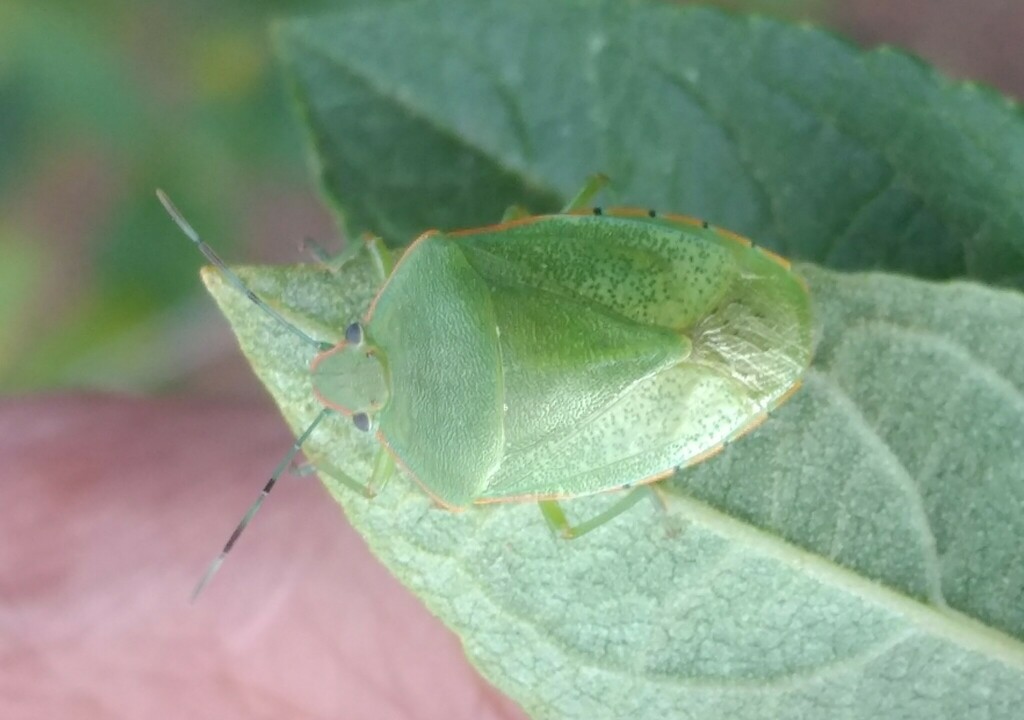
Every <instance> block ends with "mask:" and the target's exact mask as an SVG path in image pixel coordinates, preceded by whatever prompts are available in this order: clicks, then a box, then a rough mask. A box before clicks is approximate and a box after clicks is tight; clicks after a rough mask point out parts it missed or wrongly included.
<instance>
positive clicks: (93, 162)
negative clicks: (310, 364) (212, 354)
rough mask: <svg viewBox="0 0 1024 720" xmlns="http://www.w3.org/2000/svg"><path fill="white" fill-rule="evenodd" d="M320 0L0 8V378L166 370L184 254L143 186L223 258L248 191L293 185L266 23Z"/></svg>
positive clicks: (10, 385)
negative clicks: (173, 204) (165, 194)
mask: <svg viewBox="0 0 1024 720" xmlns="http://www.w3.org/2000/svg"><path fill="white" fill-rule="evenodd" d="M320 4H321V3H316V2H308V1H307V2H288V1H287V0H262V1H259V2H253V0H245V1H244V2H243V1H241V0H235V1H231V2H218V3H216V4H213V5H211V4H208V3H204V2H198V1H195V0H189V1H188V2H179V3H166V2H115V1H113V0H99V1H94V2H90V3H77V2H70V1H69V2H60V1H58V2H53V1H52V0H48V1H47V2H46V3H38V2H34V1H33V0H7V2H5V3H4V4H3V6H2V8H0V138H2V141H3V148H4V152H3V153H0V211H2V212H0V217H2V218H4V219H3V221H2V222H0V253H2V263H0V288H2V289H0V301H2V303H3V309H2V311H0V343H2V344H0V388H2V389H5V390H25V389H32V388H38V387H45V386H53V385H80V386H82V385H84V386H93V387H123V388H145V387H150V386H153V385H163V384H167V383H173V382H174V380H175V375H176V373H174V372H173V371H172V372H170V373H167V372H160V373H156V374H154V373H152V372H151V371H150V370H149V369H147V367H146V366H147V362H146V359H147V357H152V358H154V359H155V360H156V362H155V363H149V367H150V368H152V367H154V366H156V365H160V362H159V358H160V354H161V353H167V352H170V351H172V350H173V348H170V347H168V346H167V343H168V340H167V339H166V336H167V334H168V333H167V332H166V331H167V329H168V325H169V324H171V325H173V324H174V323H175V322H177V321H178V320H180V319H181V318H180V317H178V316H179V315H180V313H178V312H176V309H181V308H182V307H187V306H188V303H187V302H185V301H187V299H188V298H190V297H195V295H196V293H198V292H199V283H198V282H197V278H196V269H197V266H198V265H199V263H198V262H197V260H198V258H197V257H196V256H195V255H193V254H191V252H183V250H186V249H187V244H186V245H181V244H177V243H175V242H170V238H174V239H175V240H177V239H180V235H179V236H177V237H175V235H174V234H175V233H176V231H175V230H174V228H173V225H170V224H169V221H168V218H167V217H166V214H164V213H163V211H162V209H161V208H160V206H159V205H158V204H157V202H156V200H155V198H154V196H153V191H154V189H155V188H156V187H158V186H163V187H166V188H167V189H168V191H169V192H171V193H172V194H173V195H174V197H175V198H176V200H177V201H178V202H179V203H181V204H182V205H183V206H184V207H187V208H188V211H189V215H190V217H192V218H193V219H194V221H195V222H196V224H197V225H198V226H199V227H201V228H203V230H204V232H206V233H209V235H210V236H211V238H216V243H217V245H218V247H220V248H223V249H224V250H225V251H226V252H228V253H229V254H232V252H233V251H234V250H237V249H238V248H235V247H233V242H232V239H237V238H239V236H240V235H241V234H242V232H243V231H244V228H243V227H242V225H241V222H242V221H243V220H244V219H245V217H246V209H247V208H246V205H247V204H250V203H252V202H253V197H252V194H251V191H252V190H253V189H254V188H258V187H262V188H263V190H264V192H266V190H267V187H268V186H269V187H270V188H282V189H285V190H287V189H288V188H292V187H294V188H299V189H300V190H301V189H302V188H303V187H304V184H305V172H304V169H303V159H304V156H305V151H304V149H303V147H302V142H301V138H300V136H299V134H298V132H297V131H296V129H295V124H294V121H293V118H292V116H291V114H290V112H289V110H288V107H287V105H288V103H287V93H286V92H285V91H284V89H283V87H282V83H281V82H280V78H279V76H278V73H277V69H276V67H275V65H274V63H273V61H272V57H271V55H272V53H271V48H270V41H269V38H268V35H267V32H266V26H267V22H268V20H269V19H270V18H272V17H274V16H279V15H287V14H292V13H295V12H301V11H310V10H315V9H316V8H317V7H318V6H319V5H320ZM183 303H184V305H183ZM170 334H171V335H174V333H170Z"/></svg>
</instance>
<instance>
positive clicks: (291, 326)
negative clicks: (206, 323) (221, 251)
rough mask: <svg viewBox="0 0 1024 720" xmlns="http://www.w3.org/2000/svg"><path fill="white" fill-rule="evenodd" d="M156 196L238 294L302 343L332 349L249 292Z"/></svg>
mask: <svg viewBox="0 0 1024 720" xmlns="http://www.w3.org/2000/svg"><path fill="white" fill-rule="evenodd" d="M156 196H157V198H159V200H160V203H161V204H162V205H163V206H164V209H165V210H166V211H167V214H168V215H170V216H171V219H172V220H174V222H175V223H176V224H177V225H178V227H179V228H181V231H182V232H183V233H185V235H186V236H187V237H188V239H189V240H191V241H192V242H193V243H194V244H195V246H196V247H197V248H199V252H201V253H202V254H203V255H205V256H206V259H207V260H209V261H210V262H211V263H212V264H213V265H214V266H215V267H216V268H217V269H218V270H219V271H220V273H221V275H223V276H224V279H225V280H227V281H228V282H229V283H231V284H232V285H234V286H235V287H236V288H237V289H238V290H239V291H240V292H242V293H244V294H245V296H246V297H247V298H249V300H251V301H252V302H253V304H254V305H256V307H258V308H259V309H260V310H262V311H263V312H265V313H266V314H267V315H269V316H270V317H272V318H274V319H275V320H277V322H279V323H280V324H281V325H282V326H283V327H285V328H287V329H288V331H289V332H291V333H292V334H293V335H295V336H296V337H298V338H299V339H301V340H302V341H303V342H306V343H309V344H310V345H312V346H314V347H315V348H316V349H317V350H320V351H323V350H329V349H330V348H331V347H332V346H331V344H330V343H324V342H320V341H319V340H314V339H313V338H311V337H310V336H309V335H307V334H306V333H305V332H303V331H302V330H300V329H299V328H298V327H296V326H295V325H294V324H293V323H291V322H289V321H288V320H286V319H285V318H284V316H283V315H281V313H279V312H278V311H277V310H275V309H274V308H272V307H270V306H269V305H267V303H265V302H264V301H263V300H261V299H260V298H259V296H258V295H257V294H256V293H254V292H253V291H252V290H250V289H249V286H248V285H246V284H245V283H244V282H243V281H242V278H240V277H238V275H237V274H235V271H234V270H232V269H231V268H229V267H228V266H227V263H225V262H224V261H223V260H221V258H220V255H218V254H217V253H216V252H215V251H214V249H213V248H212V247H210V245H209V244H208V243H207V242H206V241H205V240H203V239H202V238H201V237H199V233H197V232H196V231H195V229H194V228H193V227H192V226H191V225H190V224H189V222H188V220H186V219H185V216H184V215H182V214H181V211H180V210H178V208H176V207H175V206H174V203H172V202H171V199H170V198H169V197H167V195H166V193H164V191H163V190H157V191H156Z"/></svg>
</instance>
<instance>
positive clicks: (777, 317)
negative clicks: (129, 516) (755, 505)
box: [158, 176, 812, 593]
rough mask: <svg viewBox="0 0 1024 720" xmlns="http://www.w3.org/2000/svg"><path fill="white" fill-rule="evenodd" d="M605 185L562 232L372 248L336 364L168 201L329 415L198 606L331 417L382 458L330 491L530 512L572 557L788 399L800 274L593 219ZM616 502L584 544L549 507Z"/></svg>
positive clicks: (729, 236)
mask: <svg viewBox="0 0 1024 720" xmlns="http://www.w3.org/2000/svg"><path fill="white" fill-rule="evenodd" d="M604 181H605V179H604V178H603V176H595V177H594V178H592V179H591V180H590V181H589V182H588V183H587V184H586V186H585V187H584V188H583V190H581V191H580V193H579V194H578V195H577V196H576V198H574V199H573V200H572V201H571V202H570V203H569V205H568V206H567V207H566V208H565V210H563V211H562V212H561V213H557V214H552V215H537V216H532V215H528V214H526V213H525V212H524V211H523V210H521V209H518V208H512V209H510V210H509V212H508V213H506V217H505V219H504V221H503V222H502V223H501V224H498V225H493V226H489V227H482V228H474V229H470V230H459V231H456V232H439V231H437V230H430V231H428V232H425V233H423V234H422V235H420V236H419V237H418V238H417V239H416V240H415V242H413V243H412V244H411V245H410V246H409V248H408V249H407V250H406V251H405V252H404V254H403V255H402V257H401V260H400V261H399V262H398V263H397V264H394V265H393V264H392V261H391V254H390V251H389V250H388V249H387V248H386V247H385V246H384V244H383V242H381V241H380V240H378V239H374V240H371V241H370V242H369V243H368V247H369V249H370V251H371V252H372V253H373V254H374V257H375V258H376V260H377V263H376V264H377V267H378V268H379V269H380V274H381V286H380V289H379V291H378V292H377V295H376V297H375V298H374V300H373V302H372V303H371V305H370V307H369V308H368V309H367V311H366V314H365V315H364V316H363V317H362V318H359V319H355V318H353V322H352V324H351V325H349V326H348V327H347V328H346V330H345V333H344V339H343V340H342V341H341V342H339V343H337V344H331V343H324V342H321V341H319V340H317V339H316V338H313V337H310V336H309V335H308V334H307V333H306V332H304V331H303V330H301V329H299V328H298V327H296V326H295V325H294V324H292V323H290V322H289V321H288V320H286V319H285V318H284V317H282V316H281V315H280V314H278V313H277V312H275V311H274V310H273V308H271V307H269V306H268V305H267V304H266V303H264V302H263V301H261V300H260V298H259V297H257V296H256V294H255V293H253V292H252V291H251V290H250V289H249V288H247V287H246V286H245V284H244V283H243V282H242V280H241V279H240V278H239V277H238V276H237V275H235V274H234V273H233V272H232V271H231V270H230V269H229V268H228V267H227V266H226V265H225V264H224V262H223V261H222V260H221V259H220V258H219V257H218V256H217V255H216V253H215V252H214V251H213V250H212V248H210V246H209V245H207V244H206V243H205V242H203V241H202V240H201V239H200V237H199V236H198V234H197V233H196V232H195V231H194V230H193V229H192V227H191V226H190V225H189V224H188V223H187V222H186V221H185V219H184V218H183V217H182V215H181V213H180V212H178V210H177V209H175V207H174V206H173V205H172V204H171V202H170V201H169V200H168V199H167V197H166V196H165V195H164V194H163V193H158V195H159V197H160V200H161V202H162V203H163V204H164V206H165V207H166V208H167V210H168V212H169V213H170V214H171V216H172V217H173V218H174V220H175V221H176V222H177V224H178V225H179V226H180V227H181V229H182V230H183V231H184V232H185V234H186V235H188V236H189V238H191V239H192V241H193V242H194V243H195V244H196V245H197V246H198V247H199V249H200V250H201V251H202V252H203V254H205V255H206V257H207V258H208V259H209V260H210V261H211V262H212V263H213V264H214V265H215V266H216V267H217V268H218V269H219V270H220V272H222V273H223V274H224V277H225V278H226V279H227V280H228V281H229V282H230V283H231V284H233V285H234V286H235V287H237V288H238V290H240V291H241V292H243V293H245V294H246V295H247V296H248V297H249V299H250V300H252V302H253V303H255V304H256V305H257V306H258V307H259V308H261V309H262V310H263V311H264V312H266V313H268V314H269V315H271V316H273V317H274V318H275V319H276V320H277V321H278V322H279V323H281V325H282V326H283V327H285V328H287V329H288V331H290V332H291V333H292V334H293V335H294V336H295V337H296V338H297V339H298V341H300V342H302V343H305V344H308V345H310V346H311V347H312V348H313V349H314V350H315V353H316V354H315V356H314V357H313V359H312V363H311V365H310V392H311V393H314V394H315V395H316V397H317V398H318V399H319V401H320V403H321V404H322V405H323V410H322V411H321V412H320V414H319V415H318V416H317V417H316V419H315V420H314V421H313V422H312V424H311V425H310V426H309V427H308V428H307V429H306V430H305V431H304V432H303V433H301V434H300V435H299V437H298V439H297V440H296V442H295V444H294V445H293V446H292V449H291V450H290V451H289V452H288V453H287V454H286V456H285V457H284V458H283V459H282V461H281V463H280V464H279V465H278V466H277V468H275V470H274V472H273V473H272V475H271V477H270V480H269V481H268V482H267V484H266V486H265V487H264V488H263V491H262V492H261V493H260V496H259V498H258V499H257V500H256V502H255V503H254V504H253V505H252V506H251V507H250V508H249V511H248V512H247V513H246V514H245V516H244V518H243V519H242V521H241V523H240V524H239V525H238V527H237V528H236V529H235V531H234V533H232V535H231V538H230V539H229V540H228V542H227V544H226V545H225V547H224V549H223V550H222V551H221V553H220V555H219V556H218V557H217V559H216V560H215V561H214V563H213V564H212V565H211V567H210V569H209V571H208V572H207V573H206V575H205V576H204V578H203V580H202V581H201V582H200V584H199V587H198V588H197V590H196V592H197V593H198V592H199V590H201V589H202V587H203V586H204V585H205V584H206V583H207V582H208V581H209V580H210V578H211V577H212V576H213V573H214V572H215V571H216V569H217V568H218V567H219V565H220V564H221V562H222V561H223V560H224V557H225V556H226V555H227V553H228V552H229V551H230V550H231V548H232V546H233V545H234V543H235V541H236V540H237V539H238V536H239V534H240V533H241V532H242V530H244V528H245V527H246V525H247V524H248V523H249V521H250V520H251V519H252V517H253V515H255V513H256V511H257V510H258V509H259V507H260V505H261V504H262V502H263V500H264V499H265V498H266V495H267V493H269V492H270V490H271V488H272V487H273V486H274V483H275V482H276V481H277V479H278V477H279V476H280V475H281V474H282V473H283V472H284V471H285V470H286V469H287V468H288V467H289V465H290V464H291V463H292V462H293V460H294V459H295V457H296V455H297V454H298V453H299V451H300V449H301V447H302V443H303V442H304V441H305V440H306V438H308V437H309V435H310V433H312V431H313V429H314V428H315V427H316V426H317V425H318V424H319V423H320V422H321V421H322V420H323V419H324V417H326V416H327V415H329V414H330V413H340V414H342V415H346V416H348V417H350V418H351V420H352V422H353V423H354V424H355V426H356V427H357V428H359V429H360V430H363V431H366V432H372V433H374V434H375V436H376V438H377V440H378V441H379V443H380V447H379V450H378V451H377V461H376V463H375V470H374V472H373V475H372V477H370V478H369V479H367V480H365V481H362V482H361V481H359V480H357V479H354V478H351V477H347V476H346V477H341V478H339V479H340V480H342V481H343V482H344V483H346V484H347V485H350V486H352V487H354V488H357V489H359V490H360V491H362V492H363V493H364V494H366V495H367V496H369V497H372V496H373V495H374V494H376V493H377V492H379V491H380V489H381V488H382V487H383V486H384V484H385V483H386V482H387V481H388V479H389V478H390V477H391V476H392V475H393V474H395V472H396V471H397V472H400V473H401V474H403V475H406V476H408V477H409V478H411V479H413V480H414V481H415V482H416V483H418V484H419V485H420V487H422V488H423V490H424V491H425V492H426V493H427V494H428V495H429V496H430V497H431V498H433V500H434V501H435V502H436V503H437V504H438V505H439V506H441V507H443V508H445V509H449V510H455V509H460V508H465V507H467V506H469V505H472V504H476V503H496V502H537V503H539V505H540V508H541V510H542V512H543V514H544V517H545V518H546V519H547V521H548V523H549V524H550V526H551V527H552V529H553V530H554V531H555V532H556V533H558V534H560V535H561V536H563V537H566V538H570V537H577V536H579V535H582V534H583V533H585V532H588V531H590V530H592V529H594V528H595V527H597V526H598V525H600V524H602V523H604V522H607V521H608V520H610V519H611V518H612V517H614V516H616V515H617V514H619V513H621V512H622V511H623V510H625V509H627V508H629V507H630V506H631V505H632V504H633V503H635V502H636V500H637V499H638V498H639V495H638V493H639V492H640V490H641V488H639V487H637V486H641V485H645V484H647V483H652V482H655V481H657V480H660V479H663V478H665V477H667V476H669V475H670V474H672V473H673V472H674V471H675V470H676V469H677V468H682V467H686V466H689V465H693V464H696V463H698V462H701V461H703V460H706V459H707V458H709V457H711V456H712V455H714V454H715V453H717V452H718V451H720V450H721V449H722V448H723V447H724V446H725V444H727V443H728V442H730V441H732V440H734V439H736V438H738V437H739V436H741V435H743V434H744V433H747V432H749V431H750V430H752V429H753V428H754V427H756V426H757V425H758V424H759V423H761V422H762V421H763V420H764V419H765V417H766V416H767V414H768V412H770V411H771V410H772V409H773V408H775V407H777V406H778V405H779V404H781V403H782V402H784V401H785V400H786V399H787V398H788V397H789V396H790V395H791V394H792V393H793V392H794V391H795V390H796V389H797V387H798V386H799V384H800V377H801V376H802V375H803V373H804V371H805V369H806V368H807V366H808V364H809V363H810V360H811V353H812V330H811V309H810V298H809V295H808V291H807V287H806V285H805V284H804V283H803V281H802V280H801V279H800V278H799V277H798V276H797V275H796V274H794V273H793V272H792V270H791V269H790V265H789V262H788V261H786V260H784V259H783V258H781V257H779V256H777V255H775V254H773V253H771V252H769V251H767V250H764V249H761V248H758V247H756V246H754V245H753V244H752V243H751V242H750V241H749V240H747V239H745V238H742V237H740V236H738V235H735V234H734V233H731V232H728V231H726V230H722V229H720V228H715V227H712V226H710V225H709V224H708V223H706V222H702V221H700V220H695V219H693V218H690V217H685V216H681V215H671V214H661V213H658V212H655V211H653V210H638V209H633V208H604V209H602V208H597V207H593V208H591V207H589V203H590V201H591V199H592V198H593V196H594V195H595V194H596V193H597V192H598V190H599V189H600V187H601V186H602V184H603V183H604ZM342 267H343V265H342ZM396 466H397V468H398V470H396ZM335 473H340V471H338V470H337V469H335V468H332V469H331V473H330V474H331V475H332V476H334V475H335ZM341 474H342V475H343V473H341ZM615 490H620V491H624V494H623V497H622V498H621V499H620V500H618V501H617V502H616V503H615V504H614V505H612V506H611V507H610V508H609V509H608V510H607V511H605V512H603V513H601V514H600V515H598V516H596V517H594V518H591V519H590V520H587V521H586V522H583V523H580V524H578V525H575V526H573V525H570V523H569V522H568V520H567V518H566V516H565V515H564V513H563V512H562V510H561V508H560V507H559V505H558V501H559V500H563V499H567V498H573V497H579V496H583V495H591V494H594V493H600V492H607V491H615Z"/></svg>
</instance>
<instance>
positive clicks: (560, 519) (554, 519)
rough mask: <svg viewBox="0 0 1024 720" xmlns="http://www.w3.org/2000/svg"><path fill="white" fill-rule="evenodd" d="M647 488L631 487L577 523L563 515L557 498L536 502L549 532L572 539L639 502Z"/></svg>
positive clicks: (563, 512)
mask: <svg viewBox="0 0 1024 720" xmlns="http://www.w3.org/2000/svg"><path fill="white" fill-rule="evenodd" d="M648 489H649V488H645V487H639V488H633V489H632V490H630V491H628V492H627V493H626V494H625V496H623V497H622V498H620V499H619V500H618V501H616V503H615V504H614V505H612V506H611V507H610V508H608V509H607V510H605V511H604V512H602V513H598V514H597V515H595V516H594V517H592V518H590V519H588V520H585V521H583V522H581V523H579V524H577V525H572V524H571V523H570V522H569V519H568V518H567V517H566V516H565V511H564V510H562V506H561V505H559V504H558V501H557V500H541V501H540V502H539V503H538V504H539V505H540V511H541V514H543V515H544V519H545V520H547V521H548V527H550V528H551V532H553V533H555V534H556V535H558V536H559V537H561V538H564V539H565V540H573V539H575V538H578V537H580V536H581V535H586V534H587V533H588V532H590V531H591V530H594V529H595V528H598V527H600V526H602V525H604V524H605V523H606V522H608V521H609V520H612V519H614V518H615V517H617V516H618V515H620V514H621V513H624V512H625V511H626V510H629V509H630V508H631V507H633V506H634V505H636V504H637V503H638V502H640V500H641V499H642V498H643V497H644V494H645V493H646V491H647V490H648Z"/></svg>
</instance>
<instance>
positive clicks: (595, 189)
mask: <svg viewBox="0 0 1024 720" xmlns="http://www.w3.org/2000/svg"><path fill="white" fill-rule="evenodd" d="M607 184H608V176H607V175H605V174H604V173H596V174H594V175H591V176H590V177H589V178H587V182H586V183H585V184H584V185H583V187H582V188H581V189H580V191H579V192H578V193H576V197H574V198H573V199H572V200H570V201H569V203H568V204H567V205H566V206H565V208H563V209H562V212H563V213H571V212H575V211H576V210H582V209H583V208H585V207H587V206H588V205H590V201H591V200H593V199H594V196H595V195H597V194H598V193H599V192H601V190H602V188H604V186H605V185H607Z"/></svg>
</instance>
